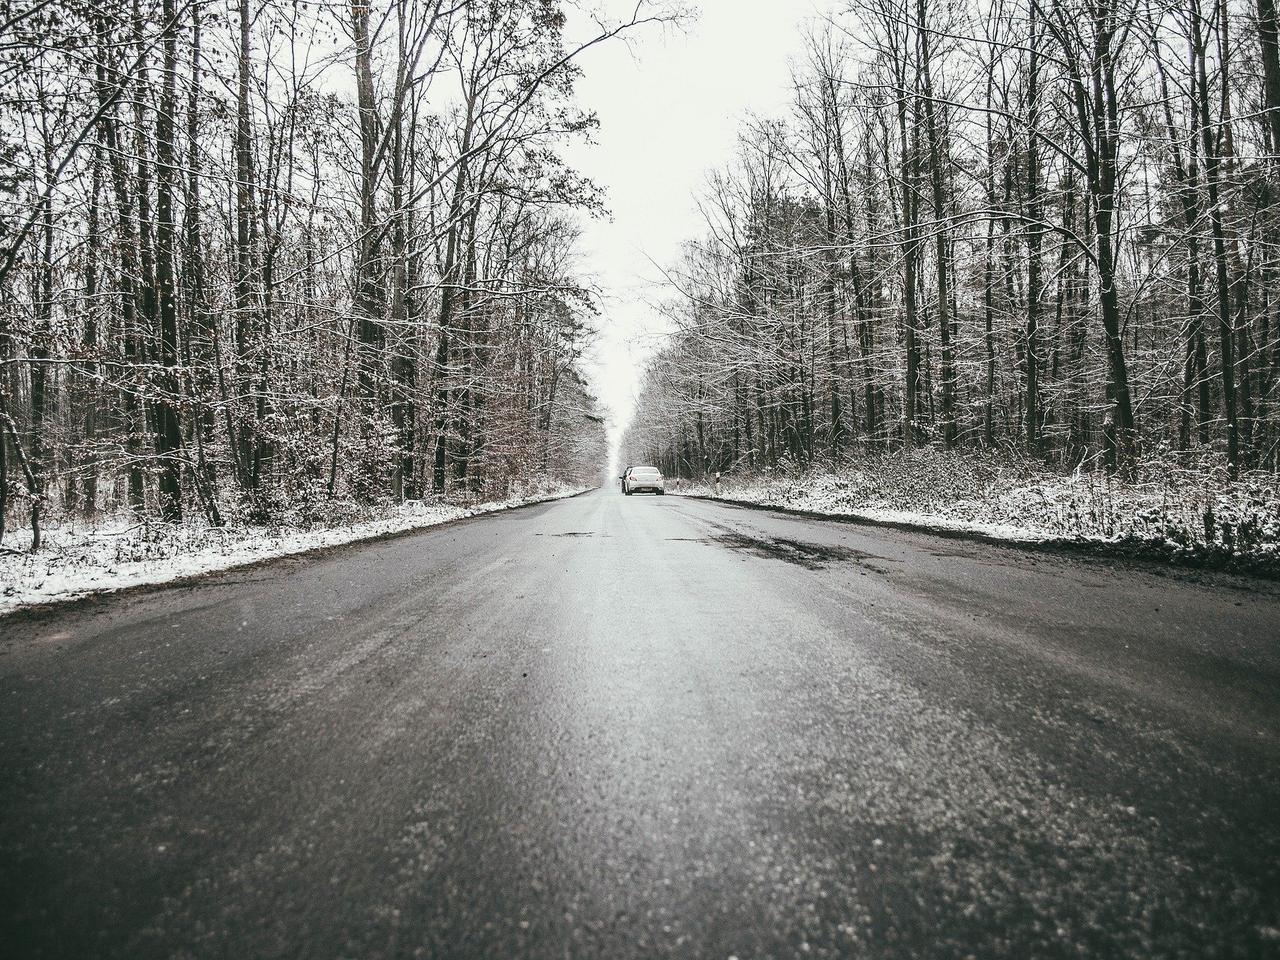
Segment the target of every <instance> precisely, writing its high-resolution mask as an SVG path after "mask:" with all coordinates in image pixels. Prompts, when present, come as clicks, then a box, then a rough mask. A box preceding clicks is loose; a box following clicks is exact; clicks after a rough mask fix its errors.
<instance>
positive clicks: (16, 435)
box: [0, 0, 660, 549]
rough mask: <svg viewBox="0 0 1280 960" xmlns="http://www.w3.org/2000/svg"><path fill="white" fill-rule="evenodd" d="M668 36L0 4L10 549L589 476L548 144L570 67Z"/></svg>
mask: <svg viewBox="0 0 1280 960" xmlns="http://www.w3.org/2000/svg"><path fill="white" fill-rule="evenodd" d="M659 18H660V15H659V14H658V13H657V12H655V11H654V10H653V9H651V8H650V6H649V5H648V4H647V3H646V2H643V0H642V2H640V3H638V4H636V5H635V7H634V13H633V14H632V16H631V17H630V18H629V19H624V20H618V21H615V22H607V21H604V20H602V19H601V20H598V19H590V20H589V21H588V22H587V24H586V28H585V31H584V30H583V29H578V30H577V31H576V33H577V34H581V36H580V37H578V38H577V39H572V40H571V39H569V36H568V30H567V27H566V24H567V14H566V10H565V9H564V8H563V5H562V4H561V3H559V2H556V0H539V2H521V0H483V2H479V0H477V2H470V0H427V2H411V0H383V2H378V3H373V4H367V3H355V2H352V3H350V4H342V3H336V4H331V3H307V2H300V0H239V2H235V0H232V2H230V3H207V2H203V0H96V2H86V0H58V2H53V3H51V2H48V0H23V2H6V3H4V4H3V5H0V101H2V103H3V108H2V109H3V112H2V113H0V536H2V535H3V532H4V529H5V526H6V524H7V525H8V527H9V529H14V528H15V526H17V527H22V528H23V532H24V535H27V534H29V535H30V537H31V546H32V548H33V549H36V548H38V547H39V545H40V539H41V529H42V525H44V526H47V525H49V524H50V523H56V522H62V521H65V520H67V519H68V518H75V517H87V518H92V517H95V516H99V515H103V516H110V515H116V514H120V513H124V514H126V515H128V516H133V517H136V518H141V519H142V520H145V521H146V522H147V523H162V524H163V523H177V522H179V521H182V520H184V518H185V519H188V520H190V519H193V518H194V519H197V520H199V521H200V522H205V523H208V524H210V525H214V526H217V525H221V524H224V523H226V522H228V521H230V520H235V521H238V522H250V523H254V522H265V521H268V520H279V519H280V518H282V517H289V518H293V519H295V520H300V521H306V520H307V519H308V518H310V517H313V516H322V515H333V514H334V513H335V512H339V513H340V512H341V509H342V508H343V506H344V505H359V504H368V503H375V502H400V501H406V500H417V499H421V498H425V497H444V496H452V495H458V496H465V497H472V498H483V497H501V496H502V495H504V494H505V493H506V491H508V490H509V489H510V488H511V486H512V484H513V483H517V482H527V481H528V479H529V478H531V477H543V478H549V479H558V480H560V481H567V482H583V481H590V482H594V478H595V476H596V475H597V473H598V470H599V466H600V464H601V463H602V462H603V460H604V458H605V445H606V413H605V411H603V410H602V409H601V408H600V406H599V404H598V403H597V401H596V399H595V398H594V397H593V396H592V393H591V390H590V388H589V387H588V385H587V381H586V379H585V378H584V371H583V366H582V358H583V355H584V351H586V350H587V349H588V348H589V346H590V343H591V339H592V336H593V334H594V331H595V330H596V328H597V321H598V313H599V307H598V304H597V302H596V298H595V297H594V296H593V295H592V293H591V291H590V284H589V278H584V277H582V276H580V275H579V271H578V267H577V262H576V258H577V255H578V252H579V251H578V235H579V230H580V226H579V224H580V220H579V219H578V217H579V216H582V215H592V214H593V213H596V212H598V211H599V210H600V209H601V204H602V198H601V195H600V191H599V190H598V189H597V187H596V186H595V185H594V184H593V183H591V182H590V181H589V180H587V179H585V178H583V177H582V176H580V175H579V174H577V173H576V172H575V171H574V170H573V169H571V168H570V167H569V166H568V165H567V164H566V163H565V162H564V160H563V159H562V157H561V150H562V147H563V146H564V145H565V144H566V143H568V142H570V141H573V140H575V139H578V138H583V137H588V136H590V133H591V131H592V129H593V128H594V127H595V125H596V122H597V121H596V118H595V116H594V115H592V114H591V113H589V112H586V111H584V110H582V109H581V108H579V107H578V106H577V105H576V104H575V100H574V85H575V81H577V80H578V78H579V75H580V70H579V67H578V66H577V61H578V59H579V57H580V55H581V54H582V52H583V51H584V50H586V49H588V48H590V47H593V46H596V45H598V44H603V43H610V42H614V41H617V40H619V39H621V38H625V37H626V36H628V35H630V34H631V33H632V32H634V31H635V30H637V29H638V28H641V27H643V26H644V25H645V24H647V23H651V22H654V21H655V20H656V19H659ZM28 528H29V529H28Z"/></svg>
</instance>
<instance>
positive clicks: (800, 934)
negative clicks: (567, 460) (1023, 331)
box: [0, 491, 1280, 960]
mask: <svg viewBox="0 0 1280 960" xmlns="http://www.w3.org/2000/svg"><path fill="white" fill-rule="evenodd" d="M0 633H2V634H3V639H2V640H0V651H2V653H0V772H2V780H0V911H2V913H0V956H4V957H10V958H25V957H58V958H62V957H68V958H86V957H121V958H131V960H132V958H148V957H178V958H182V957H192V958H205V957H227V958H248V957H297V958H327V957H351V958H383V957H438V958H453V957H458V958H512V960H515V958H557V960H559V958H570V957H572V958H604V960H625V958H642V957H643V958H650V957H689V958H720V960H726V958H729V957H737V958H740V960H748V958H764V957H777V958H790V957H824V956H825V957H902V958H907V957H965V956H970V955H972V956H974V957H977V958H988V957H1010V958H1020V960H1025V958H1041V957H1081V956H1086V957H1104V958H1112V957H1135V958H1137V957H1143V958H1145V957H1175V956H1177V957H1188V958H1191V957H1194V958H1201V957H1268V956H1272V957H1274V956H1280V762H1278V761H1280V591H1277V588H1276V587H1275V586H1269V585H1266V584H1261V583H1259V582H1253V581H1248V580H1243V579H1233V578H1228V577H1212V578H1209V577H1204V576H1189V575H1186V574H1178V575H1173V574H1161V573H1159V572H1157V571H1154V570H1150V569H1145V570H1144V569H1141V568H1134V567H1132V566H1124V565H1110V564H1107V563H1102V562H1098V561H1093V560H1080V559H1070V558H1064V557H1057V556H1051V555H1045V554H1033V553H1027V552H1023V551H1019V550H1015V549H1004V548H998V547H992V546H985V545H978V544H973V543H968V542H965V541H960V540H948V539H941V538H936V537H931V536H925V535H917V534H908V533H901V532H895V531H887V530H880V529H876V528H871V527H857V526H850V525H845V524H839V523H833V522H816V521H812V520H806V519H799V518H795V517H788V516H783V515H779V514H773V513H768V512H761V511H752V510H745V509H741V508H736V507H731V506H727V505H723V504H714V503H709V502H702V501H693V500H688V499H684V498H679V497H673V496H668V497H665V498H639V497H633V498H624V497H622V496H620V495H619V494H617V493H616V492H614V491H601V492H597V493H594V494H591V495H588V496H585V497H580V498H577V499H573V500H567V501H561V502H558V503H554V504H549V505H543V506H538V507H532V508H528V509H523V510H517V511H513V512H510V513H505V514H501V515H496V516H490V517H483V518H478V519H475V520H471V521H466V522H463V523H458V524H454V525H450V526H448V527H444V528H439V529H435V530H430V531H426V532H423V533H420V534H416V535H412V536H407V537H402V538H399V539H394V540H388V541H383V542H379V543H373V544H369V545H365V546H357V547H352V548H347V549H343V550H340V551H336V552H332V553H329V554H326V555H323V556H320V557H311V558H301V559H295V560H286V561H279V562H276V563H272V564H269V565H265V566H261V567H257V568H252V569H248V570H243V571H240V572H232V573H226V574H221V575H217V576H214V577H211V578H209V579H207V580H205V581H203V582H201V583H199V584H198V585H196V586H186V587H178V588H171V589H161V590H156V591H151V592H143V593H134V594H131V595H127V596H121V597H116V598H108V599H103V600H100V601H95V602H92V603H89V604H81V605H78V606H74V607H71V608H64V609H63V610H61V611H59V612H55V613H44V614H41V615H38V616H30V615H27V616H22V617H18V618H11V619H9V620H0Z"/></svg>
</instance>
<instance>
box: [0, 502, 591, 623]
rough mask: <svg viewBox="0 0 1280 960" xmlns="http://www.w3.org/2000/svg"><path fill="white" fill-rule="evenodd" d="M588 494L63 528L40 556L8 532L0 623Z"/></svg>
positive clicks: (2, 556) (1, 567) (25, 534)
mask: <svg viewBox="0 0 1280 960" xmlns="http://www.w3.org/2000/svg"><path fill="white" fill-rule="evenodd" d="M584 489H586V488H585V487H570V486H566V485H563V484H540V485H536V486H534V487H532V488H526V489H525V490H524V491H517V492H516V493H515V494H514V495H513V496H511V497H510V498H509V499H507V500H500V501H489V502H485V503H474V504H459V503H448V502H424V501H416V500H415V501H409V502H406V503H403V504H399V505H396V506H392V507H388V508H387V509H385V510H383V511H381V512H380V514H381V515H379V516H377V517H374V518H371V519H366V520H363V521H360V522H355V523H347V524H342V525H335V526H323V527H312V528H310V529H299V528H297V527H290V526H274V527H270V526H244V525H228V526H224V527H210V526H207V525H205V524H201V523H183V524H160V523H145V524H143V523H138V522H135V521H132V520H128V521H123V522H117V523H109V524H101V525H97V526H92V527H89V526H81V527H79V528H77V527H76V526H74V525H65V526H62V527H54V528H51V529H48V530H46V531H45V543H44V546H43V548H42V549H41V551H40V552H39V553H37V554H31V553H26V552H19V548H20V547H25V546H26V544H27V542H28V541H29V540H30V531H27V530H16V531H10V532H9V533H8V534H7V535H6V536H5V539H4V547H5V548H7V550H6V552H4V553H0V615H2V614H5V613H9V612H11V611H13V610H17V609H19V608H20V607H29V606H34V605H37V604H47V603H54V602H58V601H64V600H74V599H77V598H79V597H84V596H88V595H89V594H94V593H108V592H111V591H115V590H123V589H125V588H127V587H135V586H139V585H142V584H160V583H167V582H169V581H171V580H177V579H180V578H182V577H189V576H193V575H195V574H202V573H210V572H212V571H215V570H227V569H230V568H232V567H239V566H244V565H245V564H250V563H258V562H260V561H262V560H270V559H273V558H275V557H283V556H288V555H289V554H295V553H302V552H304V551H307V550H315V549H317V548H320V547H332V546H338V545H340V544H345V543H354V542H356V541H358V540H369V539H373V538H377V537H382V536H386V535H388V534H392V533H400V532H403V531H406V530H416V529H419V528H423V527H432V526H436V525H438V524H441V523H446V522H448V521H450V520H458V519H461V518H463V517H472V516H476V515H478V514H483V513H492V512H494V511H497V510H506V509H510V508H511V507H518V506H523V505H525V504H529V503H538V502H541V501H544V500H555V499H559V498H561V497H568V496H573V495H574V494H577V493H581V492H582V491H583V490H584Z"/></svg>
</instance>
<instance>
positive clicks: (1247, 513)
mask: <svg viewBox="0 0 1280 960" xmlns="http://www.w3.org/2000/svg"><path fill="white" fill-rule="evenodd" d="M678 492H682V493H693V494H703V495H707V494H712V493H713V491H712V490H711V489H710V488H709V487H707V486H705V485H694V486H689V485H687V484H686V485H685V487H684V489H683V490H680V491H678ZM720 496H721V497H723V498H725V499H731V500H739V501H744V502H748V503H758V504H761V505H767V506H777V507H785V508H788V509H792V510H805V511H811V512H814V513H822V514H831V515H839V516H847V517H855V518H859V519H865V520H870V521H875V522H887V523H903V524H910V525H913V526H919V527H925V528H931V529H938V530H948V531H958V532H966V533H974V534H980V535H983V536H987V537H996V538H1000V539H1007V540H1014V541H1022V542H1040V543H1043V542H1050V541H1053V542H1064V541H1065V542H1074V543H1093V544H1113V545H1124V546H1127V547H1137V548H1141V549H1144V550H1149V551H1150V552H1153V553H1156V554H1159V555H1164V556H1169V557H1171V558H1178V557H1181V558H1205V557H1213V558H1216V559H1218V560H1225V561H1228V562H1229V564H1230V565H1235V566H1241V567H1249V568H1252V569H1257V570H1266V569H1271V570H1273V571H1280V487H1278V485H1277V477H1275V476H1274V475H1272V474H1266V473H1254V474H1249V475H1245V476H1242V477H1241V478H1240V479H1238V480H1234V481H1233V480H1229V479H1228V478H1227V477H1226V475H1225V472H1224V471H1222V470H1220V469H1217V468H1215V467H1206V466H1205V464H1203V463H1200V464H1195V465H1193V466H1179V465H1178V464H1176V463H1174V462H1172V461H1169V460H1166V461H1161V462H1155V461H1152V462H1148V463H1146V464H1144V465H1143V468H1142V470H1141V471H1140V477H1139V479H1138V480H1137V481H1135V482H1133V483H1121V482H1120V481H1118V480H1116V479H1115V478H1114V477H1112V476H1110V475H1108V474H1107V473H1106V472H1105V471H1096V472H1084V471H1079V470H1077V471H1075V472H1074V473H1070V474H1065V475H1064V474H1062V473H1060V472H1056V471H1053V470H1051V469H1048V468H1046V467H1044V466H1043V465H1042V464H1036V463H1034V462H1031V461H1026V460H1021V459H1013V458H1009V457H1007V456H1006V457H1003V458H1001V457H1000V456H996V455H983V454H970V453H963V454H962V453H946V452H943V451H938V450H931V449H922V450H916V451H902V452H897V453H891V454H885V453H876V454H869V455H867V456H864V457H862V458H860V459H859V460H857V461H856V462H854V463H852V464H849V465H845V466H842V467H840V468H837V469H835V470H831V469H814V470H808V471H795V470H791V471H786V470H781V471H775V472H774V473H772V474H763V475H755V476H726V477H724V478H722V482H721V489H720Z"/></svg>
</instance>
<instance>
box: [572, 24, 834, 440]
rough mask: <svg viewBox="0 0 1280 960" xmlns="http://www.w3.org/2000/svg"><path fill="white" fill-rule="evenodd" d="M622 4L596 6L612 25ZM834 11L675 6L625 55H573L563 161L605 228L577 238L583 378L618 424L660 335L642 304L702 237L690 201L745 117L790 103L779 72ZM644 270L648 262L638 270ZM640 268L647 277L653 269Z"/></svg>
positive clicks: (591, 228)
mask: <svg viewBox="0 0 1280 960" xmlns="http://www.w3.org/2000/svg"><path fill="white" fill-rule="evenodd" d="M634 5H635V0H597V6H598V7H599V9H601V10H602V11H603V12H604V13H606V14H607V15H609V16H610V17H611V18H612V19H614V20H617V19H619V18H622V17H625V16H627V15H628V14H629V13H630V11H631V9H632V8H633V7H634ZM837 5H838V4H837V2H836V0H688V6H689V7H691V8H693V9H694V11H695V18H694V19H693V20H692V21H691V22H689V23H688V24H686V25H685V26H684V27H682V28H673V29H667V30H665V31H663V30H662V29H661V28H649V29H646V30H644V31H643V32H642V33H641V34H639V35H637V37H636V39H635V41H634V42H633V43H632V44H631V45H630V48H628V47H626V46H624V45H622V44H620V43H617V42H614V43H611V44H608V45H605V46H600V47H596V48H593V49H592V50H589V51H587V52H586V53H585V54H584V55H583V57H582V59H581V61H580V65H581V66H582V68H583V70H584V76H583V77H582V79H581V81H580V82H579V84H578V101H579V103H580V104H581V105H582V106H583V107H585V108H587V109H591V110H595V111H596V113H597V114H598V115H599V118H600V129H599V130H598V131H597V135H596V137H595V141H596V142H595V144H594V145H591V146H585V145H584V146H578V145H575V146H574V147H572V148H571V149H570V150H569V151H568V159H569V161H570V162H571V163H572V164H573V165H574V166H575V167H576V168H577V169H578V170H580V171H581V172H582V173H584V174H585V175H587V176H589V177H591V178H592V179H593V180H594V181H596V182H597V183H598V184H600V185H601V186H603V187H604V188H605V189H606V191H607V198H606V203H607V205H608V208H609V210H610V213H611V217H610V218H609V219H607V220H598V221H593V222H591V223H588V224H586V225H585V232H584V236H583V242H582V254H583V260H582V267H583V271H584V273H585V274H586V275H587V276H589V277H590V278H591V279H592V281H593V282H594V283H595V284H597V285H598V286H599V287H600V289H601V291H602V293H603V295H604V299H603V311H604V316H603V319H602V323H601V328H602V329H601V340H600V344H599V347H598V349H597V356H596V358H595V362H594V363H593V364H592V368H591V373H592V376H593V379H594V381H595V385H596V388H597V391H598V394H599V396H600V398H601V399H602V400H603V401H604V402H605V403H606V404H607V405H608V406H609V407H610V408H611V409H612V410H613V412H614V415H615V417H617V418H618V420H619V426H621V425H624V424H625V422H626V420H627V418H628V417H629V415H630V413H631V407H632V403H633V401H634V398H635V393H636V389H637V386H638V378H639V375H640V373H641V371H642V368H643V363H644V360H645V356H646V354H647V352H648V351H649V350H651V349H652V347H653V344H654V343H655V342H656V338H657V337H658V336H659V335H660V333H661V330H662V323H661V320H660V318H659V317H658V316H657V315H656V314H655V313H654V311H653V310H652V308H651V307H650V304H651V303H653V302H655V301H660V300H661V299H663V296H664V294H663V291H662V289H661V279H662V271H661V270H660V269H659V267H666V266H672V265H674V264H675V263H676V261H677V260H678V258H679V254H680V246H681V244H682V243H683V242H684V241H686V240H689V239H693V238H695V237H698V236H700V235H701V234H702V233H703V227H702V222H701V220H700V217H699V215H698V212H697V203H696V196H697V195H698V194H699V193H700V192H701V190H702V187H703V184H704V183H705V182H706V178H707V175H708V174H709V173H710V172H711V171H712V170H715V169H716V168H718V167H721V166H723V165H724V164H725V163H726V162H727V161H728V160H729V158H730V156H731V154H732V153H733V150H734V147H735V143H736V139H737V135H738V132H739V130H740V127H741V121H742V119H743V118H744V117H745V116H746V115H747V114H748V113H752V112H753V113H757V114H764V115H776V114H779V113H781V112H782V111H784V110H785V109H786V107H787V105H788V103H789V101H790V98H791V95H790V61H791V60H792V59H795V58H798V57H800V56H801V54H802V49H803V27H804V25H805V23H806V22H807V21H810V20H812V19H813V18H814V17H815V15H816V14H817V13H818V12H819V11H825V10H829V9H832V8H834V7H836V6H837ZM651 261H652V262H651ZM654 264H657V265H659V267H655V266H654Z"/></svg>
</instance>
